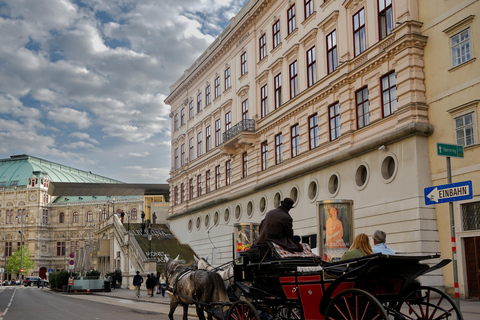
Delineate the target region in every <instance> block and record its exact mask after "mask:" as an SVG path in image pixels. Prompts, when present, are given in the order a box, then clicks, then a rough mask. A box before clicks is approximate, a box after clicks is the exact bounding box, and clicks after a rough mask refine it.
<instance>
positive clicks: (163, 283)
mask: <svg viewBox="0 0 480 320" xmlns="http://www.w3.org/2000/svg"><path fill="white" fill-rule="evenodd" d="M159 281H160V290H162V297H164V298H165V289H166V288H167V278H166V277H165V274H164V273H163V272H162V274H161V275H160V279H159Z"/></svg>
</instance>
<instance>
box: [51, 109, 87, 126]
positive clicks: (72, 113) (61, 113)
mask: <svg viewBox="0 0 480 320" xmlns="http://www.w3.org/2000/svg"><path fill="white" fill-rule="evenodd" d="M47 117H48V118H49V119H50V120H52V121H54V122H56V123H73V124H76V125H77V126H78V127H79V128H80V129H85V128H88V127H89V126H90V120H89V119H88V114H87V113H86V112H81V111H78V110H75V109H71V108H59V109H55V110H52V111H48V112H47Z"/></svg>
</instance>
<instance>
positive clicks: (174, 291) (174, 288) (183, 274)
mask: <svg viewBox="0 0 480 320" xmlns="http://www.w3.org/2000/svg"><path fill="white" fill-rule="evenodd" d="M177 267H179V266H176V267H175V269H174V270H173V272H175V270H176V269H177ZM192 272H193V270H190V269H185V270H183V271H181V272H180V273H179V274H178V276H177V277H176V279H175V282H174V283H173V287H172V286H170V283H169V285H168V287H167V290H168V291H170V292H172V294H173V296H174V297H175V298H176V299H177V300H178V301H180V299H179V297H183V298H185V299H189V300H192V301H193V302H194V303H200V302H199V301H197V299H196V298H197V297H196V296H195V295H196V292H197V290H196V288H195V282H193V294H194V296H193V297H189V296H186V295H184V294H181V293H179V292H178V290H177V286H178V282H179V281H180V280H181V279H182V278H183V277H185V276H186V275H188V274H189V273H192ZM167 281H168V279H167Z"/></svg>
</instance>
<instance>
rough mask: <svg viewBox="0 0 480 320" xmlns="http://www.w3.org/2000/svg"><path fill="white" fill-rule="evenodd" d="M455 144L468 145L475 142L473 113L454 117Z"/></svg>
mask: <svg viewBox="0 0 480 320" xmlns="http://www.w3.org/2000/svg"><path fill="white" fill-rule="evenodd" d="M455 134H456V137H457V145H459V146H464V147H468V146H471V145H474V144H475V122H474V117H473V113H469V114H466V115H463V116H461V117H458V118H455Z"/></svg>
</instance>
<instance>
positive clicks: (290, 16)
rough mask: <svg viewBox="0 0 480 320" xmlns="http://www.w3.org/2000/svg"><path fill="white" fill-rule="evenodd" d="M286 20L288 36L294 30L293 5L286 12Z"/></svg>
mask: <svg viewBox="0 0 480 320" xmlns="http://www.w3.org/2000/svg"><path fill="white" fill-rule="evenodd" d="M287 20H288V34H290V33H292V32H293V31H294V30H295V29H296V25H295V4H294V5H293V6H291V7H290V8H288V10H287Z"/></svg>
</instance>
